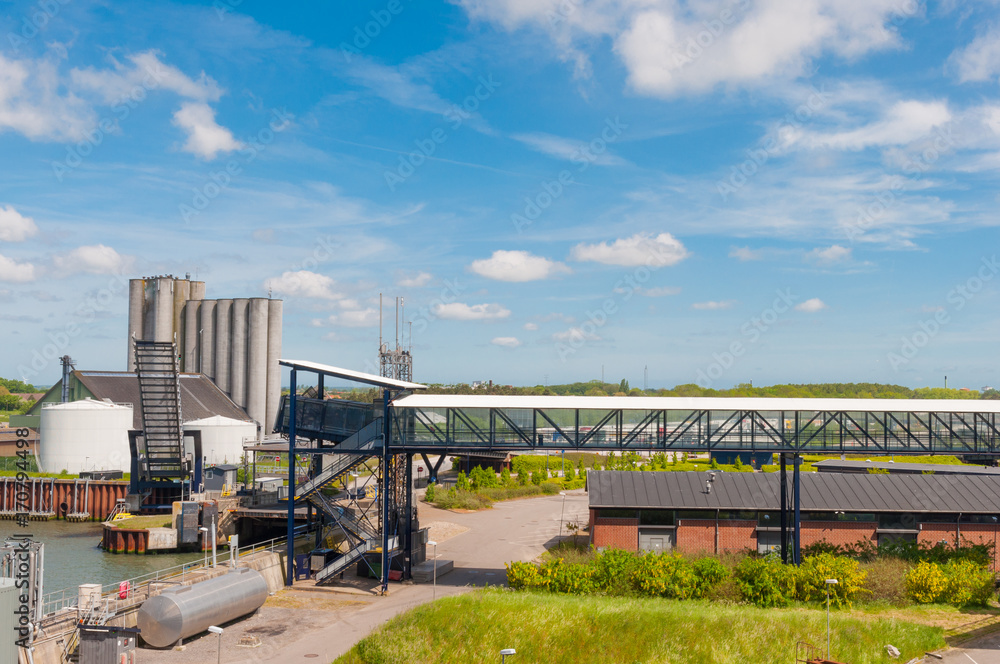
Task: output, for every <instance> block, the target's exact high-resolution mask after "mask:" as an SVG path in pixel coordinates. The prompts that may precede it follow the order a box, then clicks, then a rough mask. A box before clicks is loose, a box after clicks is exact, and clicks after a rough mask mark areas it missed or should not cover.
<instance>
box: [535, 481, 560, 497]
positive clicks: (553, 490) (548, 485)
mask: <svg viewBox="0 0 1000 664" xmlns="http://www.w3.org/2000/svg"><path fill="white" fill-rule="evenodd" d="M540 486H541V487H542V493H544V494H545V495H547V496H554V495H556V494H557V493H559V491H560V490H561V489H562V486H560V484H559V482H552V481H547V482H542V483H541V485H540Z"/></svg>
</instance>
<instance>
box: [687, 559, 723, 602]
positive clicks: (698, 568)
mask: <svg viewBox="0 0 1000 664" xmlns="http://www.w3.org/2000/svg"><path fill="white" fill-rule="evenodd" d="M691 568H692V569H693V570H694V575H695V579H696V583H697V588H696V590H695V597H704V596H705V595H706V594H707V593H708V592H709V591H711V590H712V589H713V588H714V587H715V586H717V585H718V584H720V583H722V582H723V581H725V580H726V579H727V578H728V577H729V570H727V569H726V566H725V565H723V564H722V563H721V562H719V560H718V558H699V559H698V560H696V561H694V562H693V563H692V564H691Z"/></svg>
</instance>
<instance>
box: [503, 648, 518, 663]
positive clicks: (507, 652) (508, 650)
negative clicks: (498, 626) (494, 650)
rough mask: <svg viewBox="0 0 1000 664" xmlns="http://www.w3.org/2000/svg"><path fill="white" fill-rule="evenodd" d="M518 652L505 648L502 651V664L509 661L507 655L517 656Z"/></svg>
mask: <svg viewBox="0 0 1000 664" xmlns="http://www.w3.org/2000/svg"><path fill="white" fill-rule="evenodd" d="M516 654H517V651H516V650H514V649H513V648H504V649H503V650H501V651H500V664H504V662H506V661H507V655H516Z"/></svg>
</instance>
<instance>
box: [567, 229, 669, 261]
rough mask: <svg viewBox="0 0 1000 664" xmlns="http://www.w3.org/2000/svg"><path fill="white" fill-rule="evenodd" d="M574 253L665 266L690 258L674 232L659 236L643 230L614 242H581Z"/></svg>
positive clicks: (588, 257)
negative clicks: (650, 234) (652, 235)
mask: <svg viewBox="0 0 1000 664" xmlns="http://www.w3.org/2000/svg"><path fill="white" fill-rule="evenodd" d="M570 255H571V256H572V258H573V260H577V261H595V262H597V263H603V264H605V265H623V266H625V267H638V266H640V265H647V266H649V267H665V266H669V265H675V264H677V263H679V262H681V261H682V260H684V259H685V258H687V256H688V252H687V249H685V248H684V245H683V244H681V242H680V240H678V239H677V238H675V237H674V236H673V235H671V234H670V233H660V234H659V235H657V236H656V237H650V236H649V235H648V234H646V233H640V234H638V235H633V236H632V237H627V238H619V239H617V240H615V241H614V242H613V243H611V244H610V245H609V244H608V243H607V242H601V243H600V244H578V245H576V246H575V247H573V250H572V252H571V253H570Z"/></svg>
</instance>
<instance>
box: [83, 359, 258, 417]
mask: <svg viewBox="0 0 1000 664" xmlns="http://www.w3.org/2000/svg"><path fill="white" fill-rule="evenodd" d="M73 373H74V375H75V376H76V377H77V379H78V380H79V381H80V382H81V383H82V384H83V386H84V387H86V388H87V389H88V390H89V391H90V393H91V394H93V395H94V398H96V399H110V400H111V401H113V402H115V403H130V404H132V414H133V418H132V425H133V426H134V427H135V428H136V429H142V410H141V406H140V399H139V377H138V376H137V375H136V374H134V373H127V372H110V371H74V372H73ZM180 387H181V415H182V416H183V418H184V421H185V422H190V421H191V420H200V419H202V418H205V417H212V416H213V415H222V416H223V417H229V418H232V419H234V420H241V421H249V419H250V418H249V417H247V414H246V412H245V411H244V410H243V409H242V408H240V407H239V406H237V405H236V404H235V403H233V401H232V400H231V399H230V398H229V397H228V396H226V393H225V392H223V391H222V390H220V389H219V388H218V387H217V386H216V385H215V383H213V382H212V381H210V380H209V379H208V378H206V377H205V376H203V375H201V374H181V375H180Z"/></svg>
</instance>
